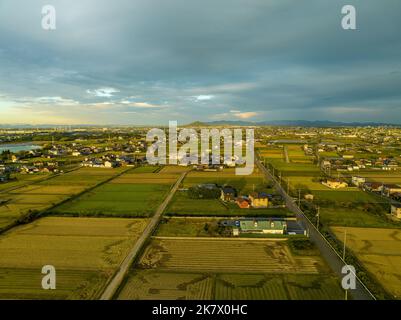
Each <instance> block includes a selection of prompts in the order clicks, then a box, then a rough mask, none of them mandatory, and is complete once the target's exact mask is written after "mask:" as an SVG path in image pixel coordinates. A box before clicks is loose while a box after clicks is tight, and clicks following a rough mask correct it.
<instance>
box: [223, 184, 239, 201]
mask: <svg viewBox="0 0 401 320" xmlns="http://www.w3.org/2000/svg"><path fill="white" fill-rule="evenodd" d="M236 197H237V191H236V190H235V189H234V188H233V187H230V186H225V187H223V188H221V196H220V199H221V200H222V201H225V202H231V201H235V198H236Z"/></svg>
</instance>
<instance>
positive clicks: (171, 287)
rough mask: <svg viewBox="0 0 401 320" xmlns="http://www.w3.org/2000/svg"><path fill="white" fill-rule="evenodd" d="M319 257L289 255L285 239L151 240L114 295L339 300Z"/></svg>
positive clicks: (126, 297) (337, 287)
mask: <svg viewBox="0 0 401 320" xmlns="http://www.w3.org/2000/svg"><path fill="white" fill-rule="evenodd" d="M342 297H343V292H342V289H341V286H340V281H339V279H337V278H336V277H335V276H333V275H332V274H331V273H330V271H329V269H328V268H327V266H326V265H325V264H324V262H323V261H322V260H321V258H320V257H318V256H316V255H308V256H302V255H294V254H292V253H291V252H290V250H289V249H288V246H287V244H286V242H279V241H255V240H254V241H242V240H217V239H216V240H211V239H200V238H199V239H191V240H185V239H180V240H178V239H163V240H161V239H154V240H153V241H152V242H151V244H150V245H149V247H148V248H147V250H146V251H145V252H144V254H143V256H142V258H141V260H140V262H139V264H138V265H137V266H136V268H135V269H133V270H132V272H131V274H130V275H129V276H128V278H127V280H126V282H125V284H124V285H123V286H122V288H121V290H120V292H119V294H118V299H122V300H137V299H145V300H148V299H167V300H183V299H199V300H233V299H235V300H289V299H297V300H299V299H311V300H320V299H330V300H333V299H342Z"/></svg>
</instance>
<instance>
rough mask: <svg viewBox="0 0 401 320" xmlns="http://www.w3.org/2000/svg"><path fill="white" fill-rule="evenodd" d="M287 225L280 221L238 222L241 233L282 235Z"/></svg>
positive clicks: (248, 220) (246, 220) (249, 220)
mask: <svg viewBox="0 0 401 320" xmlns="http://www.w3.org/2000/svg"><path fill="white" fill-rule="evenodd" d="M286 230H287V223H286V222H285V221H281V220H256V219H255V220H251V219H243V220H240V231H241V232H242V233H263V234H284V233H285V232H286Z"/></svg>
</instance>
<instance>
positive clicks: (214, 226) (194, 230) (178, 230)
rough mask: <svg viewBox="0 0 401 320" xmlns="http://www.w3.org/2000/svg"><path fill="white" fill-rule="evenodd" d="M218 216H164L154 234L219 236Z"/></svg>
mask: <svg viewBox="0 0 401 320" xmlns="http://www.w3.org/2000/svg"><path fill="white" fill-rule="evenodd" d="M220 220H221V219H218V218H205V217H199V218H195V217H191V218H190V217H171V218H170V217H169V218H164V219H163V220H162V221H161V222H160V224H159V226H158V228H157V233H156V236H161V237H212V236H215V237H219V236H221V235H220V234H219V233H218V222H219V221H220Z"/></svg>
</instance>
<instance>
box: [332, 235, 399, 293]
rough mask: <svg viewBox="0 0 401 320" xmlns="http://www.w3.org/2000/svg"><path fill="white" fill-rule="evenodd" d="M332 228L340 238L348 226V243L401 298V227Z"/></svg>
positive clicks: (360, 258)
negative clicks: (399, 228)
mask: <svg viewBox="0 0 401 320" xmlns="http://www.w3.org/2000/svg"><path fill="white" fill-rule="evenodd" d="M332 230H333V232H334V233H335V235H336V236H337V238H338V239H340V240H342V239H344V232H345V230H347V247H348V248H349V249H351V250H352V251H353V252H354V253H355V254H356V256H357V257H358V259H359V260H360V261H361V262H362V263H363V264H364V266H365V267H366V269H367V270H368V271H369V272H370V273H371V275H372V276H373V277H375V278H376V279H377V280H378V282H379V283H381V284H382V285H383V287H384V288H385V289H386V290H387V291H388V292H389V293H391V294H392V295H393V297H394V298H395V299H401V230H397V229H376V228H346V229H345V228H343V227H333V228H332Z"/></svg>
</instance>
